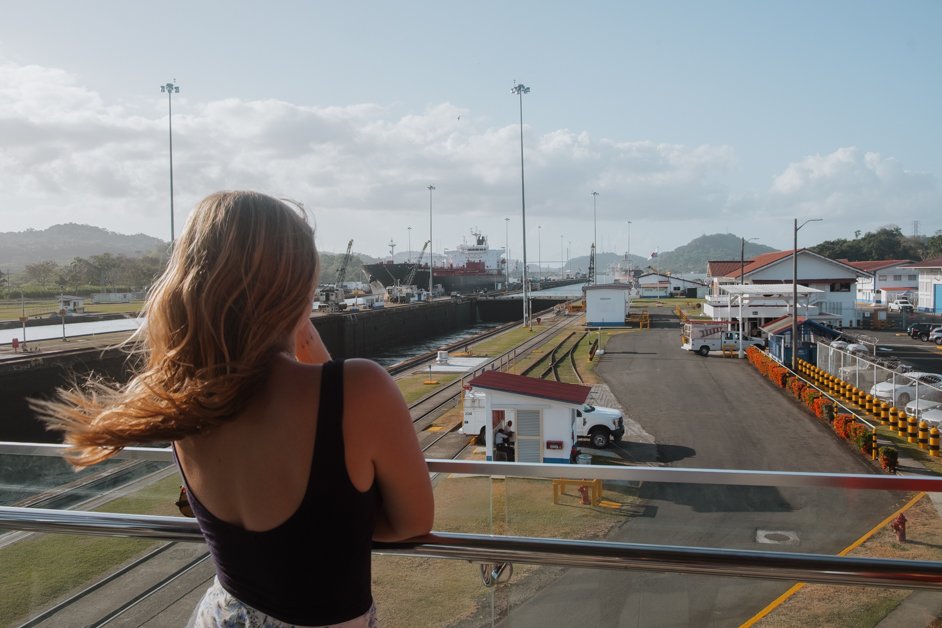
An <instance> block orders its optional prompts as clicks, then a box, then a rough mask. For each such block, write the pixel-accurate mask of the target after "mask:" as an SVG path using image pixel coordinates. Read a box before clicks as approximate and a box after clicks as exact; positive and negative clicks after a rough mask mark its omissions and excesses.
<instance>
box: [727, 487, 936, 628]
mask: <svg viewBox="0 0 942 628" xmlns="http://www.w3.org/2000/svg"><path fill="white" fill-rule="evenodd" d="M925 496H926V494H925V492H920V493H917V494H916V496H915V497H913V498H912V499H911V500H909V501H908V502H907V503H906V505H905V506H903V507H902V508H900V509H899V510H897V511H896V512H894V513H893V514H892V515H890V516H889V517H887V518H886V519H884V520H883V521H881V522H880V523H878V524H877V525H875V526H874V527H873V528H872V529H871V530H870V531H869V532H867V533H866V534H864V535H863V536H862V537H860V538H859V539H857V540H856V541H854V542H853V543H851V544H850V545H848V546H847V547H845V548H844V549H843V550H842V551H841V552H840V553H839V554H838V556H846V555H847V554H849V553H850V552H852V551H854V550H855V549H857V548H858V547H860V546H861V545H863V544H864V543H865V542H866V541H867V540H868V539H869V538H870V537H872V536H873V535H874V534H876V533H877V532H879V531H880V530H882V529H883V528H885V527H886V526H888V525H890V522H891V521H893V520H894V519H896V517H898V516H899V515H900V513H903V512H906V511H907V510H909V509H910V508H912V507H913V506H914V505H915V504H916V502H918V501H919V500H920V499H922V498H923V497H925ZM805 584H806V583H805V582H799V583H797V584H795V585H794V586H792V587H791V588H790V589H789V590H788V591H786V592H785V593H783V594H781V595H780V596H778V597H777V598H775V599H774V600H772V602H771V603H770V604H769V605H768V606H766V607H765V608H763V609H762V610H761V611H759V612H758V613H756V614H755V615H753V616H752V617H751V618H749V620H747V621H746V622H744V623H742V624H740V626H739V628H749V626H752V625H754V624H756V623H757V622H758V621H759V620H761V619H762V618H764V617H765V616H766V615H768V614H769V613H771V612H772V611H774V610H775V609H776V608H778V607H779V606H781V605H782V604H783V603H784V602H785V600H787V599H788V598H790V597H791V596H793V595H795V594H796V593H798V591H800V590H801V588H802V587H804V586H805Z"/></svg>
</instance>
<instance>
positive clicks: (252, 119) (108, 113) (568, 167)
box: [0, 0, 942, 262]
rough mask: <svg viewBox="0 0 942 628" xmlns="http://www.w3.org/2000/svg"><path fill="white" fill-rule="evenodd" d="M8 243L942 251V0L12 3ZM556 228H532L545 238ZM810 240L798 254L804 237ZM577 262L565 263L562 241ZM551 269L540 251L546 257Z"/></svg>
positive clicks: (0, 204) (5, 88) (0, 135)
mask: <svg viewBox="0 0 942 628" xmlns="http://www.w3.org/2000/svg"><path fill="white" fill-rule="evenodd" d="M3 4H4V6H3V14H4V20H3V21H2V22H0V221H2V224H0V230H3V231H18V230H22V229H26V228H30V227H32V228H44V227H46V226H49V225H51V224H55V223H59V222H67V221H75V222H85V223H89V224H95V225H98V226H102V227H106V228H110V229H113V230H115V231H119V232H124V233H134V232H144V233H148V234H151V235H155V236H158V237H162V238H164V239H166V238H167V237H168V233H169V224H168V223H169V218H168V214H169V200H168V174H167V171H168V167H167V137H166V136H167V132H166V131H167V101H166V97H165V96H163V95H162V94H161V93H160V91H159V85H161V84H162V83H165V82H167V81H169V80H171V79H173V78H176V79H177V82H178V83H179V85H180V86H181V93H180V94H179V95H177V96H175V97H174V116H173V122H174V184H175V191H176V194H175V199H176V208H177V212H176V217H177V226H178V229H179V227H180V226H181V225H182V223H183V220H184V219H185V216H186V214H187V212H188V211H189V209H190V208H191V207H192V206H193V205H194V204H195V203H196V202H197V201H198V200H199V198H201V197H202V196H204V195H206V194H208V193H209V192H212V191H214V190H216V189H222V188H253V189H259V190H262V191H266V192H270V193H272V194H276V195H280V196H289V197H292V198H296V199H298V200H301V201H303V202H304V204H305V206H306V207H307V208H308V209H310V210H311V212H312V213H313V214H314V216H315V220H316V223H317V227H318V242H319V245H320V246H321V247H322V248H323V249H325V250H329V251H337V250H342V249H343V248H344V246H345V244H346V241H347V240H348V239H350V238H353V239H354V249H355V250H357V251H362V252H365V253H370V254H373V255H380V254H382V253H383V252H384V251H385V250H386V246H385V244H386V243H387V242H388V241H389V240H390V239H393V240H395V241H396V242H397V243H398V246H399V248H400V249H403V248H405V246H406V243H407V240H408V239H409V237H410V236H409V233H410V232H409V231H408V227H409V226H411V227H412V230H411V241H412V245H413V248H414V249H418V248H419V247H420V246H421V242H422V241H423V240H424V239H425V238H427V237H428V191H427V190H426V186H427V185H428V184H429V183H432V184H434V185H435V186H436V188H437V189H436V191H435V196H434V200H433V209H434V233H433V235H434V244H435V249H436V251H437V252H441V250H442V249H443V248H444V247H451V246H453V245H455V244H457V243H458V242H460V241H461V239H462V238H463V237H468V236H469V234H470V230H471V229H472V228H473V227H477V228H479V229H481V230H482V231H484V232H485V233H487V234H488V235H489V236H490V238H491V244H492V246H503V245H504V243H505V237H506V235H505V233H506V232H505V226H506V223H505V221H504V218H510V219H511V222H510V224H509V226H510V236H509V240H510V248H511V253H513V254H514V255H515V256H519V251H520V248H521V247H520V240H521V238H522V233H521V224H520V194H519V193H520V181H519V143H518V142H519V135H518V134H519V126H518V124H519V118H518V116H519V111H518V103H517V100H516V97H514V96H513V95H512V94H511V93H510V88H511V87H512V86H513V83H514V80H515V79H516V80H519V81H522V82H524V83H525V84H526V85H528V86H530V87H531V89H532V91H531V93H530V94H528V95H527V96H525V98H524V122H525V129H524V141H525V155H526V173H527V227H528V240H527V242H528V253H529V255H528V257H535V256H536V253H537V250H538V248H540V249H543V250H544V251H543V252H544V254H543V255H542V258H543V259H544V260H546V261H547V262H549V261H550V260H558V258H559V249H560V246H559V245H560V238H561V237H562V240H563V243H564V245H565V247H567V248H568V247H570V246H571V254H572V255H573V256H576V255H584V254H586V253H587V252H588V248H589V245H590V244H591V241H592V197H591V192H592V191H593V190H596V191H598V192H599V197H598V204H597V213H598V232H599V244H600V247H601V249H602V250H606V251H613V250H614V251H617V252H624V250H625V248H626V247H627V221H628V220H631V221H632V226H631V250H632V252H634V253H640V254H645V255H647V254H649V253H650V252H651V251H653V250H655V249H660V250H662V251H663V250H668V249H672V248H674V247H676V246H679V245H681V244H683V243H685V242H687V241H689V240H690V239H692V238H694V237H696V236H699V235H702V234H704V233H717V232H732V233H735V234H737V235H743V236H746V237H758V238H759V241H760V242H762V243H764V244H768V245H770V246H774V247H779V248H790V246H791V229H790V227H791V220H792V218H795V217H798V218H809V217H822V218H824V219H825V220H824V222H822V223H815V224H813V225H811V226H809V227H808V228H807V229H804V230H802V233H801V236H802V240H803V243H805V244H813V243H815V242H817V241H820V240H823V239H827V238H834V237H852V235H853V233H854V231H856V230H858V229H859V230H861V231H867V230H871V229H875V228H878V227H880V226H883V225H886V224H898V225H899V226H901V227H902V228H903V230H904V232H906V233H911V232H912V230H913V221H914V220H918V221H919V230H920V232H922V233H933V232H935V231H936V230H938V229H942V187H940V177H942V156H940V151H939V150H938V147H939V145H940V139H942V137H940V135H942V133H940V124H939V123H940V115H939V111H942V106H940V105H942V88H940V82H939V76H940V72H939V70H940V67H939V66H940V60H942V32H940V31H942V4H940V3H938V2H907V3H896V4H893V3H887V2H881V3H877V2H826V3H821V2H787V3H786V2H780V3H777V4H774V5H773V4H771V3H767V2H710V3H703V2H665V3H654V2H649V3H643V4H642V3H636V2H594V3H579V4H577V3H563V2H517V3H506V2H474V3H471V2H468V3H455V2H451V3H442V2H438V3H433V2H411V3H369V4H368V3H363V2H272V3H261V2H251V3H250V2H203V3H185V2H176V1H170V2H164V3H160V4H159V5H157V4H150V3H149V4H148V5H147V6H143V5H142V3H128V2H117V1H103V2H94V3H91V2H88V3H54V2H47V1H41V0H40V1H34V2H29V3H23V2H19V3H18V2H4V3H3ZM538 226H539V227H541V228H540V229H538V228H537V227H538ZM806 238H807V240H805V239H806ZM570 242H571V245H570V244H569V243H570ZM551 251H552V252H553V253H551Z"/></svg>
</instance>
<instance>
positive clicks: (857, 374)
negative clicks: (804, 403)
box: [817, 341, 942, 425]
mask: <svg viewBox="0 0 942 628" xmlns="http://www.w3.org/2000/svg"><path fill="white" fill-rule="evenodd" d="M817 367H818V368H820V369H822V370H824V371H827V372H828V374H830V375H834V376H835V377H837V378H839V379H841V380H843V381H845V382H847V383H848V384H851V385H853V386H854V387H855V388H858V389H859V390H862V391H864V392H865V393H869V394H871V395H873V396H874V397H875V398H877V399H878V400H879V401H885V402H886V403H888V404H890V405H891V406H895V407H896V408H897V409H899V410H903V411H905V412H906V414H907V415H909V416H915V417H916V418H919V419H923V418H925V420H927V421H929V422H931V423H938V424H940V425H942V376H939V375H935V374H932V373H921V372H920V373H916V372H911V371H910V368H909V367H907V366H905V365H903V364H900V363H899V362H898V361H895V360H878V359H875V358H874V357H873V356H871V355H869V354H861V353H860V352H855V351H847V350H845V349H843V348H840V347H835V346H832V345H831V344H829V343H826V342H820V341H819V342H818V352H817ZM932 410H935V411H937V412H938V415H939V416H938V417H936V416H935V413H930V415H929V416H925V417H924V416H923V413H926V412H930V411H932Z"/></svg>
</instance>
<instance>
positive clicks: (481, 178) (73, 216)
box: [0, 61, 939, 256]
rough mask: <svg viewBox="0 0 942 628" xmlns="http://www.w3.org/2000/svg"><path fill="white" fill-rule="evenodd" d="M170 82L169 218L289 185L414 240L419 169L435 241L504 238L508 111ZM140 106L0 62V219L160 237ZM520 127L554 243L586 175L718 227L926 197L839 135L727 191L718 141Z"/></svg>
mask: <svg viewBox="0 0 942 628" xmlns="http://www.w3.org/2000/svg"><path fill="white" fill-rule="evenodd" d="M185 96H186V95H185V94H180V95H179V96H174V101H173V102H174V117H173V129H174V138H173V139H174V155H173V156H174V184H175V192H176V207H177V225H178V229H179V226H180V225H182V223H183V220H184V218H185V215H186V213H187V212H188V211H189V209H190V208H191V207H192V206H193V205H194V204H195V203H196V202H197V201H198V200H199V199H200V198H201V197H203V196H205V195H206V194H207V193H209V192H211V191H214V190H218V189H233V188H254V189H259V190H263V191H266V192H270V193H272V194H276V195H281V196H288V197H291V198H294V199H297V200H300V201H303V202H304V203H305V205H306V206H307V207H308V208H310V209H312V210H313V212H314V214H315V217H316V221H317V224H318V227H319V234H320V235H321V237H323V238H324V239H325V240H326V241H324V240H322V246H324V248H326V249H327V250H341V249H342V248H343V246H344V245H345V244H346V241H347V239H349V238H350V237H355V238H356V240H357V242H356V243H355V249H356V250H358V251H364V252H372V253H375V254H379V253H380V252H381V251H383V250H384V249H385V246H384V245H385V243H386V242H387V241H388V240H389V238H390V237H391V235H393V236H394V237H395V238H396V239H398V240H401V242H400V247H401V246H403V245H404V244H405V233H406V226H407V225H414V226H415V227H416V229H415V233H413V234H412V240H413V244H415V245H416V246H418V243H420V242H422V241H423V239H424V238H425V237H426V235H424V234H420V231H421V229H424V227H422V228H420V225H424V224H427V222H425V221H427V216H428V210H427V208H428V193H427V191H426V190H425V186H427V185H428V184H429V183H434V184H435V185H436V186H437V187H438V191H437V192H436V193H435V194H436V196H435V198H436V202H435V203H436V204H435V214H436V216H437V217H436V235H435V239H436V242H442V243H446V244H447V245H448V246H451V245H452V244H454V243H456V242H458V241H459V240H460V237H461V236H462V235H464V234H466V233H467V231H468V229H470V228H471V227H472V226H474V225H482V226H484V225H487V228H489V229H490V230H491V231H492V233H491V235H492V238H494V239H498V238H499V239H500V240H501V241H503V238H504V227H505V225H504V224H503V222H504V217H505V216H509V217H511V219H512V220H516V216H517V215H518V213H519V206H520V178H519V177H520V170H519V166H520V161H519V159H520V152H519V150H520V149H519V146H520V145H519V141H520V138H519V127H518V126H517V125H515V124H508V125H506V126H496V127H495V126H482V125H483V124H485V123H478V122H476V121H475V118H474V116H471V115H468V114H469V112H468V111H466V110H465V109H462V108H461V107H459V106H456V105H453V104H450V103H442V104H438V105H434V106H430V107H428V108H427V109H426V110H424V111H422V112H407V113H405V114H401V113H396V112H394V110H393V108H392V107H387V106H382V105H378V104H373V103H365V104H359V105H353V106H346V107H334V106H306V105H299V104H293V103H288V102H283V101H278V100H256V101H245V100H240V99H237V98H227V99H223V100H214V101H209V102H192V101H190V100H187V99H186V98H185ZM149 107H150V108H149V109H147V110H139V109H138V108H137V107H135V106H132V105H129V104H112V103H107V102H104V100H103V98H102V97H101V96H100V95H99V94H98V93H96V92H95V91H94V90H91V89H89V88H88V87H86V86H85V85H83V84H82V81H81V80H80V78H79V77H77V76H75V75H72V74H69V73H68V72H65V71H62V70H58V69H51V68H42V67H38V66H22V65H15V64H11V63H3V62H2V61H0V138H2V142H0V218H2V225H0V229H3V230H4V231H9V230H21V229H25V228H28V227H36V228H42V227H45V226H48V225H50V224H54V223H57V222H67V221H75V222H86V223H89V224H94V225H99V226H103V227H107V228H109V229H113V230H115V231H120V232H125V233H134V232H145V233H149V234H153V235H156V236H158V237H164V238H166V237H167V233H168V225H167V222H168V220H167V211H168V205H169V199H168V187H169V185H168V163H167V162H168V159H167V157H168V155H167V115H166V101H165V100H163V99H162V98H157V97H155V99H154V101H153V102H152V103H151V104H150V105H149ZM524 132H525V137H524V139H525V158H526V175H527V179H526V183H527V207H528V218H529V217H530V216H533V220H534V222H535V223H537V221H543V224H544V225H545V226H546V227H547V229H545V230H544V234H545V235H546V234H548V233H549V231H550V228H551V225H552V229H553V230H554V231H555V232H556V235H555V236H553V237H554V238H556V241H557V243H558V242H559V238H560V235H559V233H560V231H562V232H563V233H564V234H568V235H569V237H573V238H574V239H578V238H575V236H573V235H572V234H573V233H574V232H576V231H578V232H579V233H583V234H584V233H585V220H586V217H587V216H590V215H591V211H592V200H591V196H590V192H592V191H593V190H595V191H598V192H599V193H600V196H599V198H598V217H599V221H600V226H601V225H602V223H604V222H605V221H608V222H609V224H611V225H616V224H622V223H624V220H625V219H626V217H627V216H632V217H633V219H635V220H643V221H647V222H648V223H649V224H652V225H654V224H656V223H664V222H680V221H683V222H684V223H685V225H686V227H691V225H693V228H695V229H696V231H698V232H699V231H701V230H702V231H704V232H713V231H719V230H721V229H720V228H717V227H716V226H715V225H710V219H711V217H715V216H723V218H724V220H731V221H735V220H737V218H741V217H744V216H749V215H750V214H755V213H759V212H764V213H766V214H773V215H774V214H781V215H789V216H791V215H812V214H815V215H817V214H821V213H824V212H827V213H829V214H836V215H837V216H845V217H851V216H853V217H855V218H857V217H859V216H869V217H872V218H873V219H874V220H878V217H879V222H880V223H881V224H883V223H885V222H887V216H889V215H902V214H906V215H909V214H910V213H911V214H914V216H913V217H916V218H918V217H920V216H924V215H926V213H927V212H929V211H931V209H930V208H936V207H938V204H939V202H938V201H939V193H938V188H937V185H936V181H935V179H934V178H933V177H931V176H930V175H927V174H921V173H913V172H908V171H906V170H905V169H904V168H903V167H902V166H901V165H900V164H899V163H898V162H897V161H895V160H894V159H891V158H886V157H881V156H880V155H877V154H874V153H866V152H863V151H860V150H858V149H855V148H841V149H839V150H837V151H835V152H834V153H831V154H830V155H825V156H809V157H805V158H803V159H800V160H799V161H797V162H794V163H792V164H790V165H789V166H788V167H787V168H786V169H785V170H784V171H783V172H782V173H781V174H779V175H778V176H776V177H775V178H774V181H773V184H772V186H771V188H770V189H769V190H768V191H767V192H763V193H758V194H753V195H742V194H738V193H736V192H735V191H731V190H729V189H728V183H727V179H728V178H729V176H730V174H731V172H733V171H734V170H735V169H736V168H737V166H738V158H737V155H736V153H735V151H734V149H733V148H732V147H730V146H713V145H703V146H686V145H682V144H664V143H657V142H652V141H619V140H615V139H609V138H594V137H591V136H590V135H589V134H588V133H586V132H579V131H573V130H569V129H558V130H552V131H549V132H539V131H537V130H535V129H533V128H532V127H525V128H524ZM696 221H701V222H696ZM537 224H538V223H537ZM736 224H737V223H736V222H732V223H731V225H732V226H733V227H734V229H735V227H736ZM528 225H529V220H528ZM534 228H535V227H534ZM590 229H591V227H590ZM619 229H620V227H619ZM735 230H738V229H735ZM675 231H676V230H675ZM685 233H686V230H685ZM563 237H564V238H565V236H563ZM616 237H617V236H616V235H612V236H611V238H612V239H613V240H614V239H615V238H616ZM587 238H588V239H587ZM686 239H689V238H685V237H683V236H682V237H681V241H679V242H676V243H674V245H677V244H682V243H683V242H684V241H686ZM582 240H585V241H591V236H589V235H584V237H582ZM662 244H663V242H662ZM583 245H584V243H583V242H580V246H583ZM586 246H587V245H586ZM512 247H513V245H512ZM440 248H441V247H439V246H438V245H437V244H436V249H437V250H440ZM662 248H666V247H664V246H662ZM557 256H558V253H557Z"/></svg>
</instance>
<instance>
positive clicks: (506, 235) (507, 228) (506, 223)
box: [504, 218, 510, 292]
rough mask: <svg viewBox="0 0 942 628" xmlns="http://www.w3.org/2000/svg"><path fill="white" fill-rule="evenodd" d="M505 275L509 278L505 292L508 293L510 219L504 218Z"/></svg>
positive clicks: (505, 285)
mask: <svg viewBox="0 0 942 628" xmlns="http://www.w3.org/2000/svg"><path fill="white" fill-rule="evenodd" d="M504 274H505V275H506V276H507V282H506V283H505V284H504V292H507V291H509V290H510V218H504Z"/></svg>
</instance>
